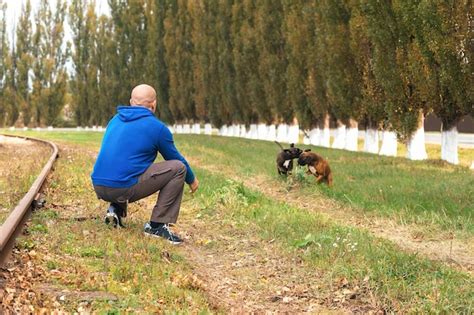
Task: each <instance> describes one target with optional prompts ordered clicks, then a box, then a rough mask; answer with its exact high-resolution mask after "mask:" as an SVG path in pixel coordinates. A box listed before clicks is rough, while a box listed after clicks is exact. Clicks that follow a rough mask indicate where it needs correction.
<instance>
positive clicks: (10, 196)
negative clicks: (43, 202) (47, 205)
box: [0, 139, 51, 223]
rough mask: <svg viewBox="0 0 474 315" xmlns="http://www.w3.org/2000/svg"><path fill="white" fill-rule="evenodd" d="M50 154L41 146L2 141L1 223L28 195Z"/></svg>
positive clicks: (0, 165)
mask: <svg viewBox="0 0 474 315" xmlns="http://www.w3.org/2000/svg"><path fill="white" fill-rule="evenodd" d="M50 154H51V150H49V149H48V147H46V146H44V145H41V144H36V143H33V142H28V144H26V145H25V144H24V143H17V142H15V140H11V139H10V140H8V141H6V142H5V141H3V140H0V223H3V221H4V220H5V219H6V217H7V216H8V214H9V213H10V211H11V210H12V209H13V208H14V207H15V206H16V205H17V203H18V202H19V201H20V199H21V198H22V197H23V196H24V195H25V194H26V192H27V191H28V189H29V188H30V186H31V184H33V182H34V180H35V179H36V176H37V175H38V174H39V173H40V171H41V169H42V168H43V166H44V164H45V163H46V161H47V160H48V158H49V155H50Z"/></svg>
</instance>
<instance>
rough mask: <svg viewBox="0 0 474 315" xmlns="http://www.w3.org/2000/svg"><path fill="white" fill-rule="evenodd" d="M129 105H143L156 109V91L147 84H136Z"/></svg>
mask: <svg viewBox="0 0 474 315" xmlns="http://www.w3.org/2000/svg"><path fill="white" fill-rule="evenodd" d="M130 105H132V106H144V107H147V108H149V109H150V110H152V111H153V112H154V111H155V109H156V92H155V89H154V88H152V87H151V86H149V85H148V84H140V85H137V86H136V87H135V88H133V90H132V96H131V98H130Z"/></svg>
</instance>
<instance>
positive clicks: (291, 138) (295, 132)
mask: <svg viewBox="0 0 474 315" xmlns="http://www.w3.org/2000/svg"><path fill="white" fill-rule="evenodd" d="M288 142H289V143H295V144H296V143H299V142H300V126H299V125H298V121H297V120H296V118H295V119H294V120H293V125H291V126H290V128H289V130H288Z"/></svg>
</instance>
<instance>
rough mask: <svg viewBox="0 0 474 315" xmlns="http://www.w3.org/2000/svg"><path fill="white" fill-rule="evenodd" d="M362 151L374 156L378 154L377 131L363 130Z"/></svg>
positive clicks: (372, 129)
mask: <svg viewBox="0 0 474 315" xmlns="http://www.w3.org/2000/svg"><path fill="white" fill-rule="evenodd" d="M364 151H365V152H368V153H375V154H377V153H379V132H378V130H377V129H374V128H367V129H365V138H364Z"/></svg>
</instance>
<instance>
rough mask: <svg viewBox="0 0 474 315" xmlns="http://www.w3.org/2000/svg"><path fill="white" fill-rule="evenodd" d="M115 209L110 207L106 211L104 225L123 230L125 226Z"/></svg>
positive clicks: (112, 206)
mask: <svg viewBox="0 0 474 315" xmlns="http://www.w3.org/2000/svg"><path fill="white" fill-rule="evenodd" d="M117 212H118V211H117V209H116V208H115V207H114V205H112V204H111V205H110V207H109V209H107V213H106V214H105V218H104V221H105V224H107V225H111V226H112V227H114V228H116V227H121V228H124V227H125V225H123V223H122V217H121V216H120V215H118V214H117Z"/></svg>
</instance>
